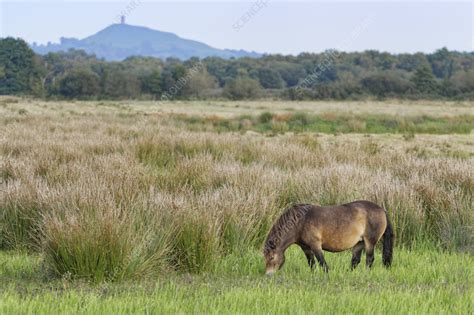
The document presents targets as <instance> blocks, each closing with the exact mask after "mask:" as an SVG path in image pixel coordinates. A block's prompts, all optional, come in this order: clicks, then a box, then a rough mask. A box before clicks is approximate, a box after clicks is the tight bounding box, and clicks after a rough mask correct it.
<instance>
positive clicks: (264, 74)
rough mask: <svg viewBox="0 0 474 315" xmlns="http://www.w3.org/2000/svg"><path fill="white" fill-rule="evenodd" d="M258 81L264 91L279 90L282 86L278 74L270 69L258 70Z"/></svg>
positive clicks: (281, 80) (282, 83) (282, 82)
mask: <svg viewBox="0 0 474 315" xmlns="http://www.w3.org/2000/svg"><path fill="white" fill-rule="evenodd" d="M258 80H259V81H260V84H261V85H262V87H263V88H265V89H281V88H282V87H283V85H284V81H283V79H282V78H281V76H280V73H278V72H277V71H276V70H273V69H271V68H261V69H258Z"/></svg>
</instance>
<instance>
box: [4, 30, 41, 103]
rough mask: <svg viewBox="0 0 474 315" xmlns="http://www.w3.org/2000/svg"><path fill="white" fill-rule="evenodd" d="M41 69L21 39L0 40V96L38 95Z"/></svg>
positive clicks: (36, 59)
mask: <svg viewBox="0 0 474 315" xmlns="http://www.w3.org/2000/svg"><path fill="white" fill-rule="evenodd" d="M40 74H41V68H40V66H39V62H38V58H37V57H36V55H35V53H34V52H33V51H32V50H31V49H30V47H28V44H27V43H26V42H25V41H24V40H22V39H14V38H11V37H7V38H4V39H0V94H22V93H24V94H40V93H41V79H40Z"/></svg>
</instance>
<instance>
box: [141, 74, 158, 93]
mask: <svg viewBox="0 0 474 315" xmlns="http://www.w3.org/2000/svg"><path fill="white" fill-rule="evenodd" d="M141 83H142V90H143V92H145V93H149V94H151V95H153V97H155V98H156V97H158V96H159V95H160V94H161V74H160V72H159V71H158V70H154V71H153V72H151V73H150V74H149V75H146V76H144V77H142V79H141Z"/></svg>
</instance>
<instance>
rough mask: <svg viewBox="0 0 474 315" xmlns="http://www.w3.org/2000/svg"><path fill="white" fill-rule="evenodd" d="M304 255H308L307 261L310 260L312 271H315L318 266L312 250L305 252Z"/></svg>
mask: <svg viewBox="0 0 474 315" xmlns="http://www.w3.org/2000/svg"><path fill="white" fill-rule="evenodd" d="M304 254H305V255H306V259H307V260H308V266H309V268H311V271H313V270H314V265H315V264H316V261H315V259H314V254H313V252H312V251H311V249H309V250H305V251H304Z"/></svg>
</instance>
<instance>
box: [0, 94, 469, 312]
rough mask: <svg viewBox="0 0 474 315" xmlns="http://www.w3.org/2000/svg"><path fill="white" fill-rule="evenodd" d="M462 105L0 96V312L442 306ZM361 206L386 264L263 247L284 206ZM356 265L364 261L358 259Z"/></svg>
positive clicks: (451, 252)
mask: <svg viewBox="0 0 474 315" xmlns="http://www.w3.org/2000/svg"><path fill="white" fill-rule="evenodd" d="M473 129H474V106H473V105H472V104H471V103H469V102H432V101H430V102H423V101H419V102H407V101H405V102H398V101H385V102H349V103H343V102H312V103H311V102H300V103H299V102H281V101H277V102H272V101H262V102H218V101H213V102H204V101H196V102H165V103H153V102H133V101H128V102H127V101H122V102H112V101H89V102H77V101H76V102H72V101H49V102H48V101H41V100H35V99H22V98H13V97H2V98H0V313H2V314H7V313H12V314H17V313H19V314H28V313H44V314H49V313H88V314H89V313H97V314H102V313H109V312H116V313H132V312H133V313H136V312H138V313H170V312H173V313H201V312H210V313H222V312H225V313H229V312H230V313H250V312H252V313H273V312H281V313H307V312H317V311H326V312H331V313H367V314H369V313H381V312H391V313H395V312H397V313H434V314H444V313H455V314H467V313H469V312H472V309H473V306H474V305H473V302H472V301H473V300H474V288H473V285H474V262H473V261H474V259H473V258H474V256H473V253H474V245H473V240H474V238H473V226H474V211H473V191H474V167H473V165H474V137H473V135H472V130H473ZM356 199H368V200H371V201H374V202H376V203H379V204H380V205H382V206H384V207H385V208H386V209H387V210H388V212H389V216H390V218H391V220H392V222H393V225H394V228H395V233H396V237H397V239H396V248H395V256H394V264H393V266H392V268H391V269H389V270H386V269H384V268H383V267H382V266H381V254H380V251H377V253H376V257H375V259H376V260H375V266H374V269H373V270H371V271H368V270H365V268H364V267H363V264H361V266H359V268H358V269H357V270H355V271H353V272H351V271H349V265H350V252H347V253H342V254H326V260H327V262H328V264H329V267H330V273H329V275H324V274H323V273H322V272H321V270H317V271H316V272H314V273H311V272H310V271H309V268H308V267H307V266H306V260H305V258H304V255H303V253H302V252H300V250H299V249H298V248H290V250H289V252H288V254H287V263H286V264H285V266H284V267H283V269H282V270H281V272H279V273H277V274H276V275H275V276H274V277H272V278H266V277H264V276H263V275H262V274H263V270H264V265H263V264H264V262H263V258H262V255H261V249H262V244H263V241H264V238H265V236H266V234H267V232H268V230H269V228H270V227H271V225H272V223H273V221H274V220H275V219H276V218H277V217H278V216H279V214H281V212H282V211H283V210H284V209H285V208H286V207H288V206H289V205H291V204H293V203H299V202H308V203H316V204H321V205H329V204H339V203H344V202H348V201H352V200H356ZM363 257H364V256H363Z"/></svg>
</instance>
